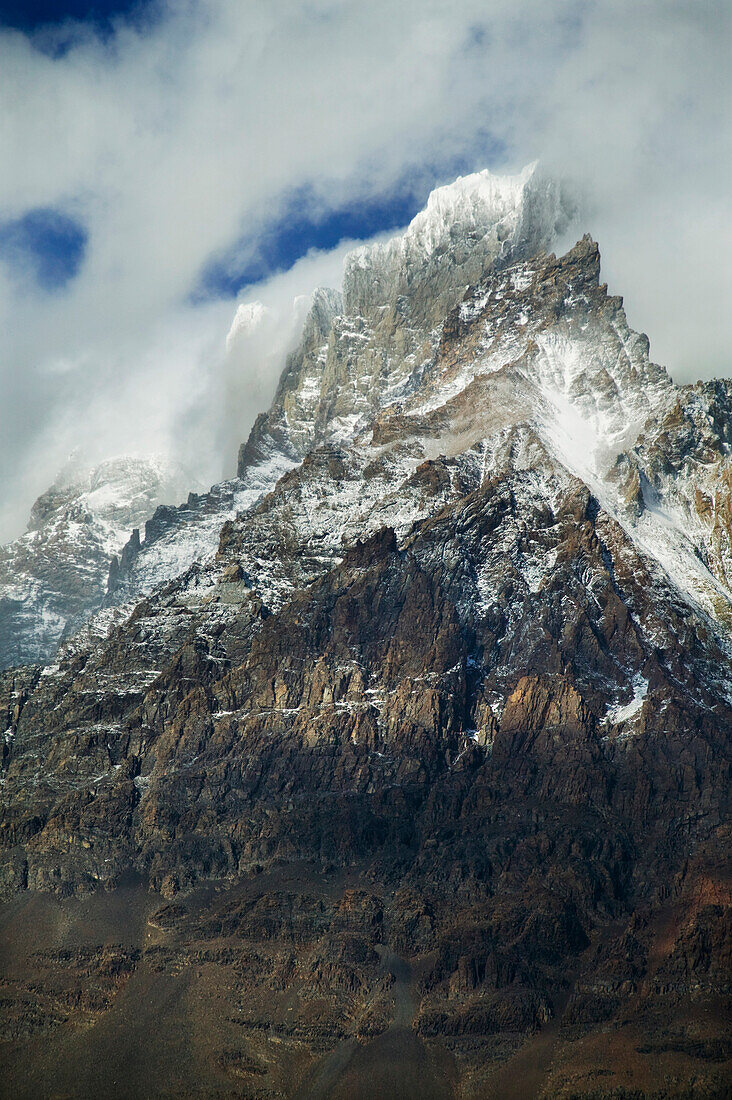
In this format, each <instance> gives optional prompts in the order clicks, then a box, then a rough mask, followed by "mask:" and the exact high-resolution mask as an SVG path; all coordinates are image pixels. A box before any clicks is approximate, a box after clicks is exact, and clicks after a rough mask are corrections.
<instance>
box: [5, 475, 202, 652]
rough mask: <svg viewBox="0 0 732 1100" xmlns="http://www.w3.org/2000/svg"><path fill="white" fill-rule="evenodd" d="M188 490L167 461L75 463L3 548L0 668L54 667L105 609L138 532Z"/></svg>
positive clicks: (187, 482)
mask: <svg viewBox="0 0 732 1100" xmlns="http://www.w3.org/2000/svg"><path fill="white" fill-rule="evenodd" d="M190 484H191V477H190V474H187V473H186V471H185V470H183V469H182V468H181V467H179V466H177V465H176V464H174V463H172V462H171V461H170V460H168V459H167V458H165V457H164V456H162V455H152V456H146V457H134V456H120V457H117V458H112V459H108V460H107V461H105V462H102V463H101V464H99V465H97V466H95V467H87V466H84V464H83V463H82V462H80V461H79V460H78V459H72V460H70V462H69V463H68V464H67V466H66V468H65V469H64V470H62V471H61V473H60V474H59V476H58V477H57V478H56V481H55V482H54V484H53V485H52V486H51V487H50V488H49V489H47V490H46V492H45V493H42V494H41V496H40V497H39V498H38V500H37V501H36V502H35V504H34V505H33V508H32V509H31V515H30V520H29V523H28V527H27V530H26V532H25V534H24V535H21V536H20V538H18V539H16V540H15V541H14V542H12V543H10V544H8V545H6V546H0V668H8V667H11V666H12V665H15V664H27V663H32V662H34V661H44V660H47V659H49V658H50V657H51V656H52V655H53V653H54V652H55V650H56V648H57V646H58V644H59V642H60V641H61V640H62V638H64V637H68V636H69V635H71V634H73V633H74V631H75V630H77V629H78V628H79V627H80V626H81V624H82V623H83V622H84V621H85V620H86V619H88V617H89V616H90V614H91V613H92V612H93V611H94V610H96V609H97V608H98V607H99V606H100V605H101V603H102V601H103V599H104V596H105V594H106V591H107V583H108V578H109V570H110V564H111V562H112V560H113V558H114V557H115V556H116V555H117V554H119V553H120V551H121V550H122V548H123V546H124V545H125V543H126V542H127V540H128V539H129V537H130V533H131V531H132V530H133V528H136V527H138V526H139V525H140V524H141V523H143V522H144V521H145V520H146V519H147V517H148V516H150V514H151V513H152V512H153V511H154V510H155V508H156V507H157V505H158V504H161V503H162V501H165V500H171V499H172V500H176V499H178V497H179V496H180V495H181V494H182V493H184V492H187V491H188V488H189V486H190Z"/></svg>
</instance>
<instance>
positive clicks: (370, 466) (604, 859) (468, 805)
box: [0, 173, 732, 1097]
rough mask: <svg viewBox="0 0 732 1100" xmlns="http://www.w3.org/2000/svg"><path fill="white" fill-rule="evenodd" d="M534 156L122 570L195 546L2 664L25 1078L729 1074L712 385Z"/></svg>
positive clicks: (716, 400) (554, 1082) (357, 310)
mask: <svg viewBox="0 0 732 1100" xmlns="http://www.w3.org/2000/svg"><path fill="white" fill-rule="evenodd" d="M532 179H533V176H532V175H531V174H530V173H527V174H526V176H525V177H523V176H522V177H520V178H519V180H518V182H517V181H516V180H513V181H509V183H505V184H503V185H502V186H499V185H498V184H495V185H494V186H493V190H492V191H491V195H492V196H493V197H492V199H491V202H492V203H493V205H490V204H489V206H488V208H487V209H489V210H490V211H493V214H491V215H490V216H489V214H488V213H486V207H485V206H481V205H480V202H478V201H477V200H476V201H472V200H471V201H470V202H467V200H466V202H467V206H466V205H465V203H464V202H463V200H464V199H465V196H466V194H467V195H470V194H471V193H474V192H477V193H478V195H479V197H481V202H482V197H484V194H485V191H486V187H487V181H486V178H485V177H481V178H480V179H479V180H478V181H477V182H476V181H473V183H471V182H470V181H462V182H461V184H460V186H458V187H457V188H456V191H455V193H454V194H452V195H447V196H445V195H443V196H439V194H438V198H437V199H435V200H434V201H433V200H431V205H430V206H429V207H428V210H427V214H429V215H430V217H431V218H432V222H430V218H428V217H427V216H424V217H423V216H421V215H420V216H419V217H418V219H417V220H416V222H415V223H413V227H412V228H410V230H409V231H408V232H407V234H406V235H405V237H403V238H401V239H400V240H399V241H397V242H395V243H394V244H393V245H388V246H385V247H380V248H379V249H377V250H374V252H373V253H369V252H366V253H363V252H360V253H358V254H357V255H356V256H355V257H354V258H353V259H352V260H351V261H350V262H349V265H348V267H347V276H346V285H345V293H344V297H343V299H340V298H339V297H338V296H337V295H335V294H334V293H319V294H317V295H316V296H315V298H314V302H313V308H312V312H311V315H310V318H309V320H308V322H307V324H306V328H305V332H304V335H303V340H302V343H301V346H300V348H299V349H298V350H297V351H296V352H295V353H294V354H293V356H291V358H290V360H289V361H288V364H287V367H286V369H285V373H284V375H283V378H282V380H281V383H280V387H279V390H278V392H277V395H276V397H275V401H274V403H273V406H272V409H271V410H270V412H269V414H268V415H267V416H266V417H265V418H262V419H260V421H259V422H258V424H257V425H255V428H254V430H253V432H252V435H251V437H250V440H249V442H248V443H247V445H246V446H245V447H244V448H243V451H242V457H241V463H240V471H239V474H240V477H239V479H238V480H237V482H236V483H234V486H233V488H232V489H231V493H232V494H233V496H232V498H231V499H228V498H226V506H225V508H223V507H222V510H221V512H217V511H216V508H217V504H216V495H215V494H213V495H211V494H209V495H208V496H206V497H201V498H196V501H195V502H194V505H195V506H192V507H191V508H190V509H189V511H190V512H191V515H190V516H189V517H188V518H186V516H185V515H184V511H185V510H184V509H183V510H182V509H179V510H176V515H175V517H173V518H174V521H175V522H172V521H171V522H170V523H168V522H167V520H166V517H165V516H162V518H161V522H160V524H159V532H157V533H156V532H152V534H153V535H154V537H150V536H148V537H147V538H146V539H145V541H144V542H143V544H142V547H141V549H140V550H139V553H137V554H136V555H134V556H131V557H130V563H129V568H128V571H127V573H126V575H125V577H123V578H122V579H121V581H120V584H121V585H122V586H124V585H127V586H128V587H127V591H128V592H129V591H132V590H133V588H134V585H135V584H139V585H140V586H142V585H143V581H144V578H145V577H147V578H148V581H149V579H150V578H151V577H152V576H153V575H157V573H156V571H157V570H162V569H163V568H164V563H165V562H166V561H171V560H175V561H177V562H180V561H181V560H182V558H181V553H182V551H180V547H181V546H182V545H183V543H184V540H185V537H186V530H187V529H188V533H189V535H190V537H191V539H192V540H194V541H195V539H196V538H197V537H198V535H197V534H196V532H197V531H200V530H201V529H202V528H201V525H200V522H199V520H200V516H201V515H204V514H205V515H206V516H208V517H209V518H208V519H207V520H206V523H207V524H208V525H209V526H213V524H214V520H215V517H216V516H219V519H222V518H224V517H225V516H229V517H231V518H228V519H227V520H226V522H225V523H224V525H223V527H221V530H220V534H219V538H218V544H217V548H216V549H215V552H213V553H212V554H211V555H210V556H208V557H205V556H204V558H203V560H202V561H200V562H198V563H195V564H193V565H191V566H190V567H189V568H187V569H186V570H185V571H184V572H183V573H182V574H180V575H179V576H177V577H169V578H168V583H166V584H163V585H159V586H158V587H155V588H153V589H152V591H150V593H149V594H148V595H147V596H146V597H145V598H144V599H142V600H141V601H139V602H137V603H136V604H135V606H134V609H133V610H132V611H131V612H129V611H125V610H120V611H119V612H118V614H117V616H116V618H115V620H114V625H111V626H109V628H108V631H107V633H106V635H105V634H104V631H103V629H102V626H101V625H97V626H96V627H94V628H93V629H90V630H89V631H88V632H87V634H85V635H83V634H82V635H79V636H77V637H76V638H75V639H72V640H71V641H70V642H69V643H68V644H67V645H66V646H65V647H63V648H62V649H61V650H60V652H59V654H58V656H57V658H56V661H55V663H54V664H53V665H52V666H47V667H46V668H44V669H40V668H33V667H29V668H24V669H18V670H15V671H11V672H9V673H6V674H5V676H4V678H3V680H2V681H0V691H1V694H0V708H2V709H4V710H5V711H6V712H7V718H6V727H7V731H8V732H7V734H6V736H5V749H4V757H3V788H2V795H3V800H4V811H3V820H2V828H1V829H0V838H1V839H2V845H3V848H2V865H1V866H2V870H1V874H2V885H3V890H4V893H5V896H6V899H7V900H6V902H5V910H4V911H5V919H4V923H3V925H2V929H3V931H2V936H3V937H4V938H3V940H2V944H3V945H4V950H5V951H6V952H7V957H8V958H11V959H12V965H11V967H10V971H9V974H10V976H9V979H8V981H7V982H6V987H5V991H4V1006H3V1009H2V1019H3V1021H4V1027H5V1038H6V1047H5V1050H6V1058H7V1064H8V1065H9V1066H10V1067H12V1071H13V1074H14V1080H15V1085H14V1087H15V1089H16V1094H17V1090H18V1089H20V1093H21V1094H22V1095H43V1094H45V1093H44V1090H45V1091H46V1092H48V1091H50V1090H51V1082H52V1083H53V1087H54V1088H56V1089H57V1090H58V1089H61V1090H62V1092H63V1090H64V1089H65V1090H66V1093H68V1094H71V1095H104V1094H109V1093H110V1092H115V1094H116V1095H133V1096H134V1095H205V1096H232V1097H233V1096H294V1095H298V1096H351V1095H368V1096H371V1095H373V1096H376V1095H409V1096H411V1095H416V1094H418V1093H419V1094H422V1095H424V1094H426V1095H429V1096H432V1095H434V1096H453V1095H454V1096H476V1097H478V1096H495V1097H499V1096H500V1097H505V1096H539V1095H541V1096H546V1097H550V1096H567V1097H569V1096H605V1095H607V1096H611V1095H612V1096H638V1095H640V1096H646V1095H647V1096H662V1095H663V1096H682V1095H683V1096H723V1095H726V1094H727V1092H728V1089H729V1086H730V1080H731V1078H730V1050H729V1046H728V1039H727V1034H726V1028H725V1023H726V1013H727V1012H728V1009H729V996H730V989H729V972H730V971H729V964H730V949H731V943H732V940H731V937H730V931H731V928H732V922H731V921H730V876H729V839H730V836H729V824H728V822H729V818H728V811H729V773H730V759H731V754H730V748H731V744H730V735H731V734H732V664H731V659H730V654H731V653H732V594H731V593H730V589H729V578H730V560H731V559H730V523H729V518H730V517H729V507H728V501H729V494H728V492H726V491H725V486H727V487H728V486H729V484H730V476H731V474H732V458H731V452H730V443H731V440H730V435H729V432H730V427H729V426H730V423H731V422H732V393H731V391H730V388H729V386H728V385H727V384H722V383H715V384H707V385H704V386H696V387H677V386H674V385H673V383H672V382H671V380H670V379H669V377H668V376H667V375H666V373H665V372H664V371H663V370H662V369H661V368H660V367H658V366H656V365H654V364H653V363H652V362H650V360H649V357H648V341H647V339H646V338H645V337H644V336H642V335H639V334H636V333H634V332H632V330H630V329H629V327H628V325H627V322H626V319H625V315H624V313H623V309H622V302H621V300H620V299H619V298H615V297H612V296H609V295H608V294H607V289H606V287H604V286H602V285H601V284H600V282H599V273H600V257H599V252H598V249H597V246H596V245H595V243H594V242H593V241H592V240H591V239H590V238H588V237H585V238H583V239H582V240H581V241H579V242H578V244H577V245H576V246H575V247H574V248H572V249H571V250H570V251H569V252H568V253H567V254H566V255H564V256H562V257H561V258H559V259H557V258H556V257H555V256H553V255H551V254H547V253H546V252H545V251H544V250H543V245H544V244H545V243H546V241H545V239H544V238H543V237H541V236H540V237H539V238H537V237H535V236H534V235H532V234H533V233H534V230H533V229H532V231H531V232H528V231H527V230H526V228H525V227H526V226H527V225H532V226H534V225H535V208H536V203H537V202H538V200H536V198H535V196H534V192H533V191H532V190H531V188H529V191H528V194H529V195H530V196H531V197H530V198H527V191H526V187H527V183H528V182H530V181H531V180H532ZM484 184H485V185H486V186H485V187H484ZM542 194H544V199H543V200H542V202H543V204H544V205H541V204H540V208H541V210H542V211H544V213H543V214H542V219H541V220H540V224H541V225H543V226H544V227H546V226H547V225H551V227H552V232H553V231H554V229H556V226H557V217H555V216H554V215H555V214H556V207H555V205H553V204H554V199H555V198H556V196H555V195H554V192H553V191H552V190H551V189H550V190H549V192H542ZM547 194H548V196H549V197H548V198H547ZM516 195H518V196H519V199H518V200H516V199H515V196H516ZM496 196H498V197H496ZM506 196H509V198H510V197H511V196H514V200H512V201H514V205H513V206H511V205H510V203H508V206H507V207H506V208H504V205H505V204H504V205H501V204H503V203H504V200H505V201H506V202H508V200H507V199H506ZM552 196H554V198H552ZM550 200H551V201H550ZM527 202H528V203H529V206H530V213H531V217H530V218H529V215H528V214H525V211H524V206H525V204H526V203H527ZM517 203H518V207H517ZM546 203H549V208H550V210H551V211H553V212H554V213H553V215H552V217H551V218H547V216H546ZM506 209H507V210H508V213H506ZM476 210H477V211H478V212H477V213H476ZM436 211H437V212H438V213H439V214H440V217H441V218H442V219H443V221H444V223H445V225H446V226H447V229H445V228H444V226H443V228H440V226H439V225H435V224H434V223H435V222H439V218H438V217H437V214H436V213H435V212H436ZM491 217H493V221H491ZM451 219H452V220H451ZM532 219H534V220H532ZM415 225H416V228H415ZM466 225H467V226H468V230H469V231H463V230H464V227H465V226H466ZM425 226H427V228H429V229H430V231H429V233H428V232H427V229H426V228H425ZM430 226H431V228H430ZM456 226H462V227H463V229H461V230H460V231H458V229H456V228H455V227H456ZM522 226H523V227H524V228H523V229H522V228H521V227H522ZM479 228H480V229H481V232H479V231H478V229H479ZM546 232H549V230H546ZM473 240H475V241H477V244H476V254H475V255H474V254H473V253H472V252H471V249H470V242H471V241H473ZM506 241H508V242H509V245H510V247H508V246H506V247H503V246H504V244H505V242H506ZM415 242H417V243H415ZM466 242H468V243H466ZM496 242H498V244H497V243H496ZM417 245H419V248H418V247H417ZM499 245H500V247H499ZM451 249H452V250H453V251H454V253H455V255H454V257H453V255H452V252H451ZM471 265H473V266H471ZM467 271H470V282H471V285H469V286H468V287H466V286H465V285H464V279H465V277H466V272H467ZM438 316H439V320H436V318H437V317H438ZM245 494H249V495H245ZM220 499H221V500H224V499H225V498H224V491H223V490H220ZM237 500H238V502H239V504H240V505H241V509H240V510H239V512H238V514H236V515H235V516H232V513H233V512H235V511H236V501H237ZM206 509H207V511H206ZM197 525H198V526H197ZM219 526H220V524H219ZM207 529H208V528H207ZM156 544H157V545H158V546H159V548H160V547H162V548H164V552H163V551H161V553H160V554H159V556H158V557H157V558H156V559H155V562H156V564H155V566H154V568H153V567H152V566H151V565H149V564H148V565H146V564H145V563H146V562H148V563H150V562H152V560H153V559H152V553H153V551H154V549H155V545H156ZM176 547H177V548H178V549H176ZM165 548H167V549H165ZM166 554H167V555H168V557H166ZM146 570H147V572H145V571H146ZM145 583H148V582H145ZM110 614H111V612H110ZM31 922H33V927H37V928H38V929H39V931H38V932H37V933H36V932H32V931H29V928H30V925H31ZM164 1006H167V1007H164ZM153 1025H154V1026H153ZM186 1027H193V1028H194V1030H195V1035H196V1042H195V1044H194V1045H193V1046H191V1047H190V1048H186V1049H185V1050H184V1049H183V1048H182V1046H181V1042H180V1033H181V1029H185V1028H186ZM149 1031H152V1034H148V1032H149ZM131 1044H134V1045H135V1049H136V1051H138V1056H137V1058H136V1060H135V1065H134V1066H132V1065H130V1062H129V1057H127V1052H128V1051H129V1048H130V1045H131ZM82 1045H84V1049H85V1050H86V1051H87V1052H88V1051H89V1050H92V1051H93V1052H96V1054H97V1058H96V1059H93V1060H92V1061H93V1064H90V1063H89V1059H88V1057H87V1058H86V1059H81V1058H80V1051H81V1049H82ZM81 1062H83V1063H84V1068H83V1070H82V1076H81V1079H80V1078H79V1077H78V1073H79V1072H80V1071H79V1066H80V1064H81ZM74 1074H77V1077H76V1078H75V1077H74ZM390 1089H391V1090H392V1091H391V1092H390V1091H389V1090H390ZM105 1090H106V1093H105ZM359 1090H361V1091H359ZM369 1090H370V1091H369ZM379 1090H381V1091H379ZM410 1090H411V1091H410ZM659 1090H660V1091H659ZM664 1090H665V1091H664Z"/></svg>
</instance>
